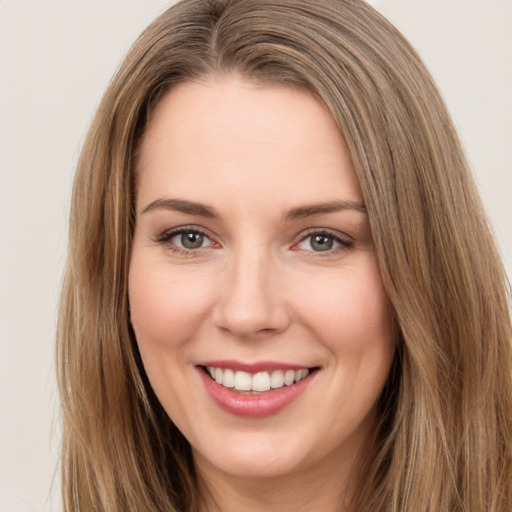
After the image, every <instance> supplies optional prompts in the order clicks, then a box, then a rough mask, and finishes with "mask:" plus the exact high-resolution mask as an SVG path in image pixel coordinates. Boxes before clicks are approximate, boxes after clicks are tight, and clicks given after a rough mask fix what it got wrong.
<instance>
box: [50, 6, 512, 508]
mask: <svg viewBox="0 0 512 512" xmlns="http://www.w3.org/2000/svg"><path fill="white" fill-rule="evenodd" d="M223 73H238V74H239V75H241V76H243V77H244V78H246V79H248V80H254V81H257V82H259V83H264V84H266V83H268V84H281V85H287V86H290V87H299V88H303V89H306V90H308V91H310V92H311V93H313V94H314V95H315V96H316V97H317V98H318V100H319V101H320V102H322V103H323V104H325V105H326V106H327V108H328V109H329V110H330V112H331V114H332V116H333V118H334V119H335V121H336V122H337V124H338V126H339V129H340V132H341V133H342V134H343V136H344V137H345V139H346V141H347V144H348V146H349V149H350V153H351V157H352V161H353V164H354V167H355V170H356V173H357V175H358V178H359V181H360V184H361V188H362V191H363V195H364V201H365V204H366V208H367V211H368V214H369V218H370V224H371V229H372V233H373V239H374V244H375V251H376V255H377V259H378V262H379V266H380V270H381V274H382V278H383V281H384V284H385V287H386V290H387V293H388V295H389V298H390V300H391V302H392V304H393V307H394V311H395V316H396V321H397V323H398V325H399V329H400V340H399V344H398V349H397V352H396V357H395V361H394V364H393V369H392V371H391V374H390V376H389V379H388V382H387V384H386V387H385V389H384V392H383V395H382V398H381V402H380V415H381V421H380V426H379V430H378V432H377V433H376V436H375V443H374V445H375V446H374V450H373V452H372V457H371V458H370V459H369V460H367V461H366V462H365V467H364V475H365V477H364V479H361V482H360V485H359V487H358V489H357V493H356V496H355V497H354V509H355V510H358V511H368V510H372V511H382V512H384V511H386V512H388V511H389V512H390V511H393V512H406V511H407V512H410V511H415V512H420V511H425V512H426V511H430V512H439V511H444V510H449V511H452V512H456V511H461V512H462V511H465V512H469V511H474V512H482V511H484V510H485V511H497V512H505V511H509V510H512V351H511V340H512V328H511V320H510V309H509V302H508V300H509V287H508V282H507V278H506V275H505V272H504V270H503V268H502V265H501V262H500V259H499V257H498V255H497V253H496V250H495V246H494V242H493V240H492V237H491V235H490V231H489V228H488V225H487V221H486V217H485V215H484V212H483V210H482V207H481V204H480V200H479V198H478V194H477V192H476V190H475V186H474V184H473V181H472V178H471V176H470V174H469V172H468V166H467V163H466V161H465V159H464V156H463V153H462V150H461V147H460V144H459V141H458V138H457V135H456V133H455V130H454V128H453V125H452V122H451V120H450V117H449V115H448V113H447V111H446V107H445V105H444V103H443V101H442V100H441V98H440V95H439V94H438V92H437V90H436V87H435V85H434V84H433V82H432V79H431V78H430V75H429V74H428V72H427V71H426V69H425V68H424V66H423V65H422V63H421V61H420V59H419V57H418V56H417V54H416V53H415V52H414V50H413V49H412V48H411V47H410V45H409V44H408V43H407V42H406V41H405V40H404V38H403V37H402V36H401V35H400V34H399V33H398V32H397V30H396V29H395V28H394V27H393V26H392V25H390V24H389V23H388V22H387V21H386V20H385V19H384V18H382V16H380V15H379V14H378V13H377V12H376V11H374V10H373V9H372V8H371V7H369V6H368V5H367V4H366V3H365V2H363V1H360V0H315V1H314V2H313V1H310V0H216V1H213V0H212V1H206V0H184V1H181V2H179V3H178V4H176V5H174V6H173V7H171V8H170V9H169V10H167V11H166V12H165V13H164V14H163V15H162V16H160V17H159V18H158V19H156V20H155V21H154V22H153V23H152V24H151V25H150V26H149V27H148V28H147V29H146V31H145V32H144V33H143V34H142V35H141V37H140V38H139V39H138V40H137V41H136V43H135V44H134V46H133V47H132V49H131V51H130V52H129V54H128V56H127V57H126V60H125V61H124V63H123V64H122V66H121V68H120V69H119V71H118V72H117V74H116V76H115V77H114V79H113V81H112V83H111V85H110V87H109V89H108V90H107V92H106V94H105V96H104V98H103V100H102V102H101V105H100V107H99V109H98V112H97V114H96V117H95V119H94V121H93V123H92V126H91V128H90V130H89V134H88V136H87V139H86V141H85V144H84V147H83V150H82V154H81V157H80V161H79V164H78V169H77V174H76V178H75V185H74V193H73V203H72V212H71V222H70V245H69V259H68V265H67V272H66V276H65V282H64V288H63V293H62V303H61V311H60V318H59V328H58V356H57V357H58V369H59V370H58V371H59V384H60V390H61V398H62V406H63V427H64V438H63V449H62V472H63V496H64V510H65V511H67V512H71V511H93V510H94V511H108V512H114V511H115V512H121V511H123V512H124V511H127V510H133V511H135V510H137V511H139V512H142V511H148V512H149V511H151V512H155V511H162V512H163V511H164V510H165V511H173V510H174V511H185V510H195V509H196V508H197V506H198V500H199V497H198V492H197V488H196V483H195V475H194V468H193V463H192V459H191V453H190V448H189V445H188V443H187V441H186V440H185V439H184V438H183V436H182V435H181V433H180V432H179V431H178V430H177V429H176V428H175V427H174V425H173V424H172V422H171V421H170V419H169V418H168V416H167V415H166V413H165V412H164V411H163V409H162V407H161V406H160V405H159V403H158V401H157V399H156V397H155V396H154V394H153V392H152V390H151V387H150V386H149V383H148V381H147V378H146V376H145V373H144V370H143V368H142V365H141V362H140V358H139V355H138V351H137V347H136V343H135V339H134V336H133V333H132V331H131V328H130V322H129V310H128V308H129V306H128V298H127V272H128V266H129V261H130V253H131V243H132V235H133V226H134V219H135V215H134V193H135V192H134V189H135V185H136V184H135V170H136V158H137V148H138V143H139V141H140V138H141V136H142V134H143V132H144V129H145V126H146V125H147V123H148V119H149V118H150V116H151V113H152V111H153V109H154V108H155V106H156V105H157V103H158V101H159V99H160V98H161V97H162V96H163V95H164V94H165V93H166V92H167V91H168V90H169V89H170V88H171V87H173V85H175V84H177V83H180V82H184V81H193V80H201V79H202V78H204V77H207V76H211V75H218V74H223Z"/></svg>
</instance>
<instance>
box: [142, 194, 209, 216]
mask: <svg viewBox="0 0 512 512" xmlns="http://www.w3.org/2000/svg"><path fill="white" fill-rule="evenodd" d="M159 209H165V210H174V211H177V212H182V213H188V214H191V215H199V216H200V217H206V218H208V219H216V218H218V217H219V214H218V213H217V211H216V210H215V208H212V207H211V206H206V205H204V204H201V203H195V202H193V201H185V200H183V199H157V200H156V201H153V202H151V203H149V204H148V205H147V206H146V207H145V208H144V209H143V210H142V213H147V212H151V211H153V210H159Z"/></svg>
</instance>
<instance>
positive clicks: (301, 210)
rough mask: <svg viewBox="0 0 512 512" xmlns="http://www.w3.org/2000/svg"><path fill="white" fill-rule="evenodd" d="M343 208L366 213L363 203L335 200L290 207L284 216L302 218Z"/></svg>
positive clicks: (293, 218)
mask: <svg viewBox="0 0 512 512" xmlns="http://www.w3.org/2000/svg"><path fill="white" fill-rule="evenodd" d="M343 210H355V211H357V212H360V213H364V214H366V207H365V206H364V204H363V203H356V202H354V201H342V200H335V201H329V202H328V203H316V204H309V205H305V206H299V207H298V208H292V209H291V210H290V211H288V212H287V213H286V214H285V215H284V218H285V219H287V220H296V219H303V218H306V217H311V216H313V215H321V214H323V213H334V212H339V211H343Z"/></svg>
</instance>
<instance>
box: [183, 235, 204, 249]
mask: <svg viewBox="0 0 512 512" xmlns="http://www.w3.org/2000/svg"><path fill="white" fill-rule="evenodd" d="M203 239H204V237H203V235H201V233H183V234H182V235H181V243H182V245H183V247H185V248H186V249H199V247H201V246H202V245H203Z"/></svg>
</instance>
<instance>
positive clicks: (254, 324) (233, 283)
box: [217, 244, 289, 338]
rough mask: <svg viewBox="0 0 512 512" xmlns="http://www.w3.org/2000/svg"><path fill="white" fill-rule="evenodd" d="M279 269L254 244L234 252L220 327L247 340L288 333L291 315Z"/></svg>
mask: <svg viewBox="0 0 512 512" xmlns="http://www.w3.org/2000/svg"><path fill="white" fill-rule="evenodd" d="M278 267H279V265H278V262H277V261H276V259H275V258H273V257H272V254H271V252H270V251H268V250H267V249H265V248H264V247H261V246H256V245H255V244H252V245H247V246H245V247H243V248H240V249H239V250H237V251H233V253H232V255H231V258H229V260H228V261H227V262H226V275H225V285H224V288H223V290H222V293H221V300H220V301H219V303H218V305H217V324H218V326H219V327H221V328H222V329H225V330H228V331H230V332H231V333H232V334H234V335H236V336H238V337H244V338H247V337H252V336H254V335H257V334H260V335H261V334H263V333H267V334H270V333H277V332H280V331H282V330H283V329H285V328H286V326H287V325H288V322H289V315H288V310H287V305H286V301H285V299H284V294H283V293H282V292H283V290H282V289H280V288H279V281H280V279H279V268H278Z"/></svg>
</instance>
